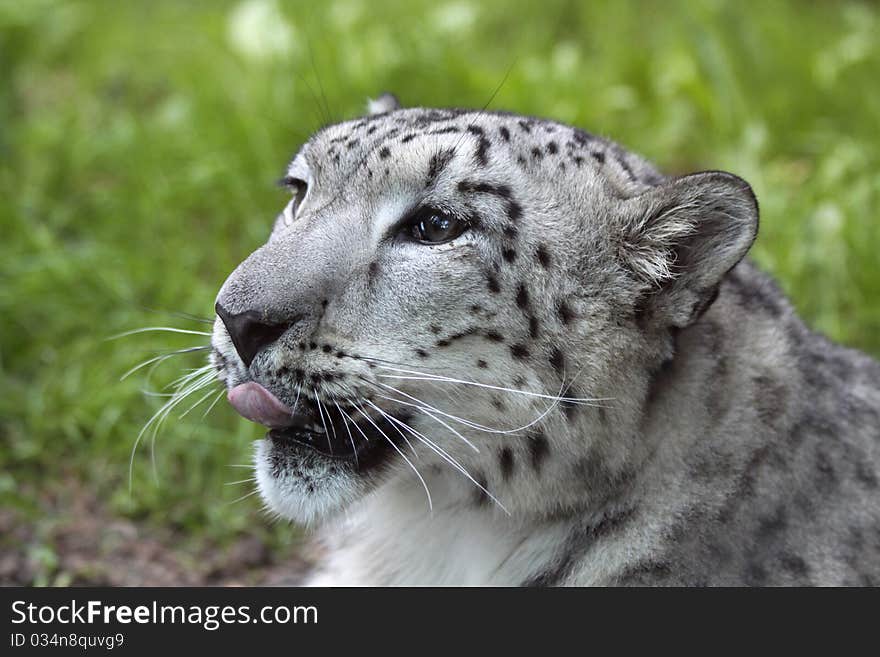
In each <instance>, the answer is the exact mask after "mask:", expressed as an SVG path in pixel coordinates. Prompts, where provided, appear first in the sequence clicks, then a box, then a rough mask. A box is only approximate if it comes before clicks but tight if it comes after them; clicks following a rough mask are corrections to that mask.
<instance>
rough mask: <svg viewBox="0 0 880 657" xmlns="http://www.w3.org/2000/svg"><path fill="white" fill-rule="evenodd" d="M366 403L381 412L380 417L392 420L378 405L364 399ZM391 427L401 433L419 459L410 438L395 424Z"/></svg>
mask: <svg viewBox="0 0 880 657" xmlns="http://www.w3.org/2000/svg"><path fill="white" fill-rule="evenodd" d="M364 401H365V402H366V403H367V404H369V405H370V406H372V407H373V408H375V409H376V410H377V411H379V414H380V415H382V416H383V417H385V418H386V419H388V420H390V419H391V416H390V415H389V414H388V413H386V412H385V411H383V410H382V409H381V408H379V407H378V406H376V405H375V404H374V403H373V402H371V401H370V400H369V399H364ZM391 426H392V427H394V430H395V431H396V432H397V433H399V434H400V437H401V438H403V439H404V440H405V441H406V444H407V445H409V448H410V450H412V453H413V456H415V457H416V458H419V455H418V454H417V453H416V449H415V447H413V444H412V443H411V442H410V441H409V438H407V437H406V435H404V433H403V432H402V431H401V430H400V429H398V428H397V425H395V424H391Z"/></svg>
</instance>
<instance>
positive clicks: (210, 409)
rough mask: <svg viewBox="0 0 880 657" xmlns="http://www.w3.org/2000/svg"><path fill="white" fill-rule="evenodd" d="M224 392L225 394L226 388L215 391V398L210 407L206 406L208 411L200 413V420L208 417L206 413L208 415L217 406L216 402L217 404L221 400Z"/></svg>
mask: <svg viewBox="0 0 880 657" xmlns="http://www.w3.org/2000/svg"><path fill="white" fill-rule="evenodd" d="M224 392H226V388H220V390H218V391H217V398H216V399H215V400H214V401H212V402H211V405H210V406H208V410H206V411H205V412H204V413H202V419H204V418H206V417H208V413H210V412H211V411H212V410H213V409H214V407H215V406H216V405H217V402H219V401H220V400H221V399H222V398H223V393H224Z"/></svg>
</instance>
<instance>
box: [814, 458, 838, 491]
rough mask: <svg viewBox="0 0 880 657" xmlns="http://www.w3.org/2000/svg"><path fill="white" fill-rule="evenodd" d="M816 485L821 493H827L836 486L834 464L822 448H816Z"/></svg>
mask: <svg viewBox="0 0 880 657" xmlns="http://www.w3.org/2000/svg"><path fill="white" fill-rule="evenodd" d="M816 486H817V488H818V489H819V491H820V492H821V493H822V494H828V493H830V492H831V491H832V490H833V489H834V488H836V487H837V472H836V471H835V470H834V464H833V463H832V462H831V459H830V458H828V455H827V454H826V453H825V452H824V451H823V450H822V449H818V450H816Z"/></svg>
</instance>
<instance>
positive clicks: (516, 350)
mask: <svg viewBox="0 0 880 657" xmlns="http://www.w3.org/2000/svg"><path fill="white" fill-rule="evenodd" d="M510 353H511V355H512V356H513V357H514V358H516V359H518V360H525V359H526V358H528V357H529V356H530V355H531V354H529V350H528V348H527V347H526V346H525V345H524V344H522V343H517V344H512V345H510Z"/></svg>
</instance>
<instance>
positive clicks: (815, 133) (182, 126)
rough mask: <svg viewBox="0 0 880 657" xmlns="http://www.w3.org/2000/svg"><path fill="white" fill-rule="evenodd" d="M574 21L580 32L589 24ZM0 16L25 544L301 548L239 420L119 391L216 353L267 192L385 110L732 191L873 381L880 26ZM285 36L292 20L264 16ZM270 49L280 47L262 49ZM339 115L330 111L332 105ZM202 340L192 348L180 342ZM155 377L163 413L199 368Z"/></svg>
mask: <svg viewBox="0 0 880 657" xmlns="http://www.w3.org/2000/svg"><path fill="white" fill-rule="evenodd" d="M582 5H583V6H582ZM586 5H587V3H574V2H560V1H558V0H545V1H544V2H540V3H533V4H528V5H526V4H522V5H518V4H513V3H508V2H480V3H477V2H461V1H454V2H447V3H436V2H423V3H422V2H410V1H407V2H379V3H370V4H366V3H363V4H361V3H358V2H353V1H342V2H327V3H317V2H303V3H297V4H292V3H291V4H288V3H285V4H275V3H272V2H263V1H260V0H256V1H254V2H246V3H221V2H193V3H180V2H148V1H145V2H125V3H121V2H48V1H37V0H33V1H29V2H22V1H20V0H0V71H2V73H0V194H2V203H0V225H2V238H0V418H2V420H0V439H2V444H0V496H2V499H3V506H4V507H8V506H14V507H15V508H17V509H19V510H20V511H21V512H22V513H25V514H26V515H27V516H28V517H30V518H33V519H34V522H38V521H42V520H45V518H42V514H44V511H43V500H44V499H45V496H46V494H48V492H50V491H56V492H57V491H59V490H61V491H62V493H63V490H64V486H67V485H69V482H79V483H80V484H82V485H84V486H86V487H87V488H88V489H89V490H92V491H94V492H95V493H96V494H97V495H98V497H99V499H101V500H102V501H103V502H104V503H105V504H106V505H107V507H108V508H109V509H110V511H111V512H112V513H114V514H120V515H123V516H127V517H130V518H135V519H138V520H142V521H143V522H145V523H155V524H156V525H162V526H165V527H171V528H173V529H174V530H175V531H179V532H180V534H181V535H182V536H183V537H184V538H185V540H190V541H194V542H196V543H198V542H205V541H212V542H218V543H222V542H223V541H226V540H228V539H230V538H231V537H234V536H237V535H240V534H242V533H260V534H263V535H265V536H266V537H267V538H269V539H271V540H273V541H277V542H279V543H284V542H285V541H288V540H289V538H288V537H289V536H290V535H291V532H290V530H289V529H288V528H287V527H284V526H281V527H273V526H271V525H270V523H268V521H267V520H266V519H265V518H264V517H263V516H262V515H260V514H259V512H258V505H257V503H256V502H255V501H254V499H253V498H252V499H249V500H246V501H244V502H240V503H236V504H230V502H231V501H232V500H233V499H235V498H236V497H237V496H238V495H240V494H242V493H244V492H246V491H247V490H248V489H247V487H244V486H224V485H223V484H224V482H228V481H233V480H236V479H241V478H243V476H242V472H245V471H242V470H236V469H232V468H228V467H226V466H227V465H228V464H230V463H245V462H247V460H248V455H249V451H250V440H251V439H252V438H253V437H255V436H256V435H257V434H258V430H257V429H255V428H254V427H252V426H250V425H248V424H247V423H245V422H244V421H242V420H240V419H237V417H236V416H234V415H233V414H232V413H231V412H230V411H229V410H228V409H226V408H225V405H224V404H222V403H221V404H219V405H218V406H217V408H216V409H215V411H213V412H212V413H211V414H210V415H209V416H208V417H207V418H204V419H202V418H201V412H198V411H194V412H193V413H192V414H191V415H190V416H187V417H186V418H184V419H183V420H180V421H176V420H175V421H171V422H169V423H168V425H167V426H166V428H165V429H164V430H163V431H162V432H161V434H160V435H159V437H158V440H157V443H156V448H155V458H156V469H157V472H158V479H154V477H153V474H152V468H151V464H150V447H149V445H148V444H147V445H143V446H142V447H141V449H140V450H139V451H138V452H137V454H136V458H135V461H134V468H133V481H132V492H131V494H130V493H129V488H128V460H129V455H130V452H131V447H132V443H133V441H134V438H135V436H136V435H137V433H138V431H139V429H140V427H141V426H142V425H143V423H144V422H145V421H146V420H147V419H148V418H149V417H150V415H151V414H152V413H153V412H154V410H155V409H156V408H157V407H158V404H159V401H158V400H156V399H154V398H147V397H145V396H144V395H143V394H142V392H141V388H143V387H145V386H146V385H147V382H146V380H145V377H144V376H134V377H132V378H130V379H127V380H126V381H124V382H120V381H119V377H120V375H121V374H122V373H123V372H125V371H126V370H127V369H128V368H129V367H131V366H132V365H134V364H136V363H137V362H139V361H140V360H143V359H144V358H147V357H148V356H150V355H151V354H153V353H155V350H161V349H170V348H175V347H182V346H189V345H192V344H198V343H204V342H205V339H203V338H201V337H199V336H183V337H178V336H173V335H165V334H147V335H140V336H137V337H133V338H129V339H124V340H116V341H106V340H105V338H106V337H107V336H110V335H113V334H114V333H117V332H120V331H124V330H127V329H132V328H137V327H140V326H147V325H154V324H166V325H168V324H170V325H174V326H180V327H187V328H195V329H199V328H200V325H198V324H195V323H191V322H188V321H186V320H184V319H181V318H177V317H171V316H168V315H162V314H154V313H151V312H149V311H147V310H145V309H146V308H152V309H159V310H162V311H175V312H177V311H180V312H188V313H194V314H198V315H202V316H210V314H211V308H212V303H213V299H214V295H215V293H216V290H217V288H218V286H219V285H220V283H221V282H222V281H223V279H224V278H225V276H226V275H227V273H228V272H229V271H230V270H231V269H232V268H233V267H234V266H235V265H236V264H237V263H238V262H239V260H241V259H242V258H243V257H244V256H245V255H247V254H248V253H249V252H250V251H251V250H253V249H254V248H255V247H256V246H257V245H259V244H260V242H261V241H262V240H263V239H264V238H265V237H266V235H267V232H268V229H269V225H270V222H271V220H272V218H273V217H274V215H275V213H276V212H277V211H278V209H279V208H280V207H281V204H282V203H283V194H282V193H281V192H279V191H278V190H276V189H274V187H273V181H274V180H275V179H276V178H277V177H278V176H279V175H280V173H281V171H282V167H283V165H284V164H285V163H286V161H287V160H288V158H289V157H290V156H291V155H292V153H293V152H294V151H295V150H296V148H297V146H298V145H299V143H300V142H301V141H302V140H303V139H304V138H305V137H306V136H307V135H308V134H309V132H310V131H312V130H314V129H315V128H317V127H318V126H319V125H321V123H322V122H324V121H325V120H326V119H327V118H328V116H329V117H330V118H332V119H342V118H350V117H353V116H356V115H357V114H358V113H359V112H360V111H361V108H362V106H363V103H364V99H365V98H366V97H368V96H371V95H372V96H375V95H377V94H378V93H379V92H380V91H383V90H391V91H394V92H396V93H397V94H398V95H399V96H400V98H401V99H402V100H403V101H404V102H405V103H407V104H419V105H439V106H448V105H460V106H477V107H481V106H483V105H484V104H485V103H486V102H487V101H488V100H489V98H490V97H491V96H492V93H493V91H494V90H495V89H496V88H497V87H498V86H499V84H500V83H501V81H502V80H503V79H505V76H507V77H506V81H505V82H504V84H503V85H502V86H501V88H500V90H499V91H498V93H497V95H496V96H495V98H494V100H493V102H492V107H495V108H503V109H509V110H514V111H518V112H523V113H529V114H537V115H543V116H550V117H554V118H557V119H561V120H563V121H568V122H572V123H575V124H577V125H580V126H583V127H585V128H588V129H590V130H592V131H595V132H600V133H603V134H606V135H609V136H611V137H612V138H615V139H617V140H618V141H621V142H622V143H624V144H625V145H628V146H630V147H632V148H634V149H635V150H637V151H640V152H642V153H644V154H645V155H647V156H648V157H650V158H652V159H653V160H655V161H656V162H657V163H658V164H659V165H660V166H661V167H662V168H663V169H665V170H666V171H669V172H688V171H693V170H698V169H701V168H719V169H727V170H730V171H733V172H735V173H737V174H739V175H741V176H743V177H745V178H746V179H747V180H749V181H750V182H751V183H752V185H753V186H754V188H755V190H756V192H757V195H758V198H759V200H760V203H761V208H762V225H761V236H760V238H759V240H758V243H757V245H756V247H755V250H754V254H755V256H756V258H757V259H758V260H759V262H760V263H761V264H762V265H763V266H764V267H765V268H767V269H769V270H770V271H772V272H773V273H774V274H776V275H777V277H778V278H779V279H780V281H781V283H782V286H783V287H784V289H785V290H786V291H787V292H788V293H789V294H790V295H791V296H792V298H793V300H794V302H795V304H796V305H797V307H798V309H799V310H800V312H801V313H802V314H803V315H804V317H805V318H806V319H807V320H808V322H809V323H810V324H811V325H812V326H814V327H816V328H818V329H820V330H822V331H824V332H826V333H828V334H830V335H831V336H832V337H834V338H835V339H838V340H840V341H842V342H844V343H846V344H849V345H852V346H855V347H859V348H862V349H864V350H867V351H869V352H871V353H873V354H875V355H880V264H878V263H880V259H878V253H880V230H878V223H877V220H878V215H877V208H878V207H880V161H878V160H880V119H878V117H880V85H878V82H877V81H878V79H880V39H878V38H877V34H878V32H880V9H878V5H877V4H876V3H874V4H858V3H841V4H837V3H828V2H825V3H815V2H764V3H748V10H746V9H745V7H746V3H739V2H730V3H725V2H720V1H713V0H705V1H694V0H689V1H686V2H659V1H657V2H643V3H638V4H629V3H623V2H609V3H598V2H597V3H589V7H587V6H586ZM273 13H277V14H278V16H274V15H273ZM261 22H262V27H261ZM324 99H326V100H324ZM187 338H188V339H187ZM199 364H200V362H199V360H198V358H187V357H180V358H178V359H174V360H171V361H169V362H168V363H167V364H165V365H164V366H163V367H162V368H160V369H159V370H158V371H157V372H156V373H155V375H154V377H153V379H152V381H151V385H152V387H153V388H154V389H161V387H162V386H163V385H165V384H167V383H168V382H169V381H171V380H172V379H173V378H175V377H176V376H178V375H179V374H180V373H181V371H182V368H185V367H195V366H198V365H199Z"/></svg>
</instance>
